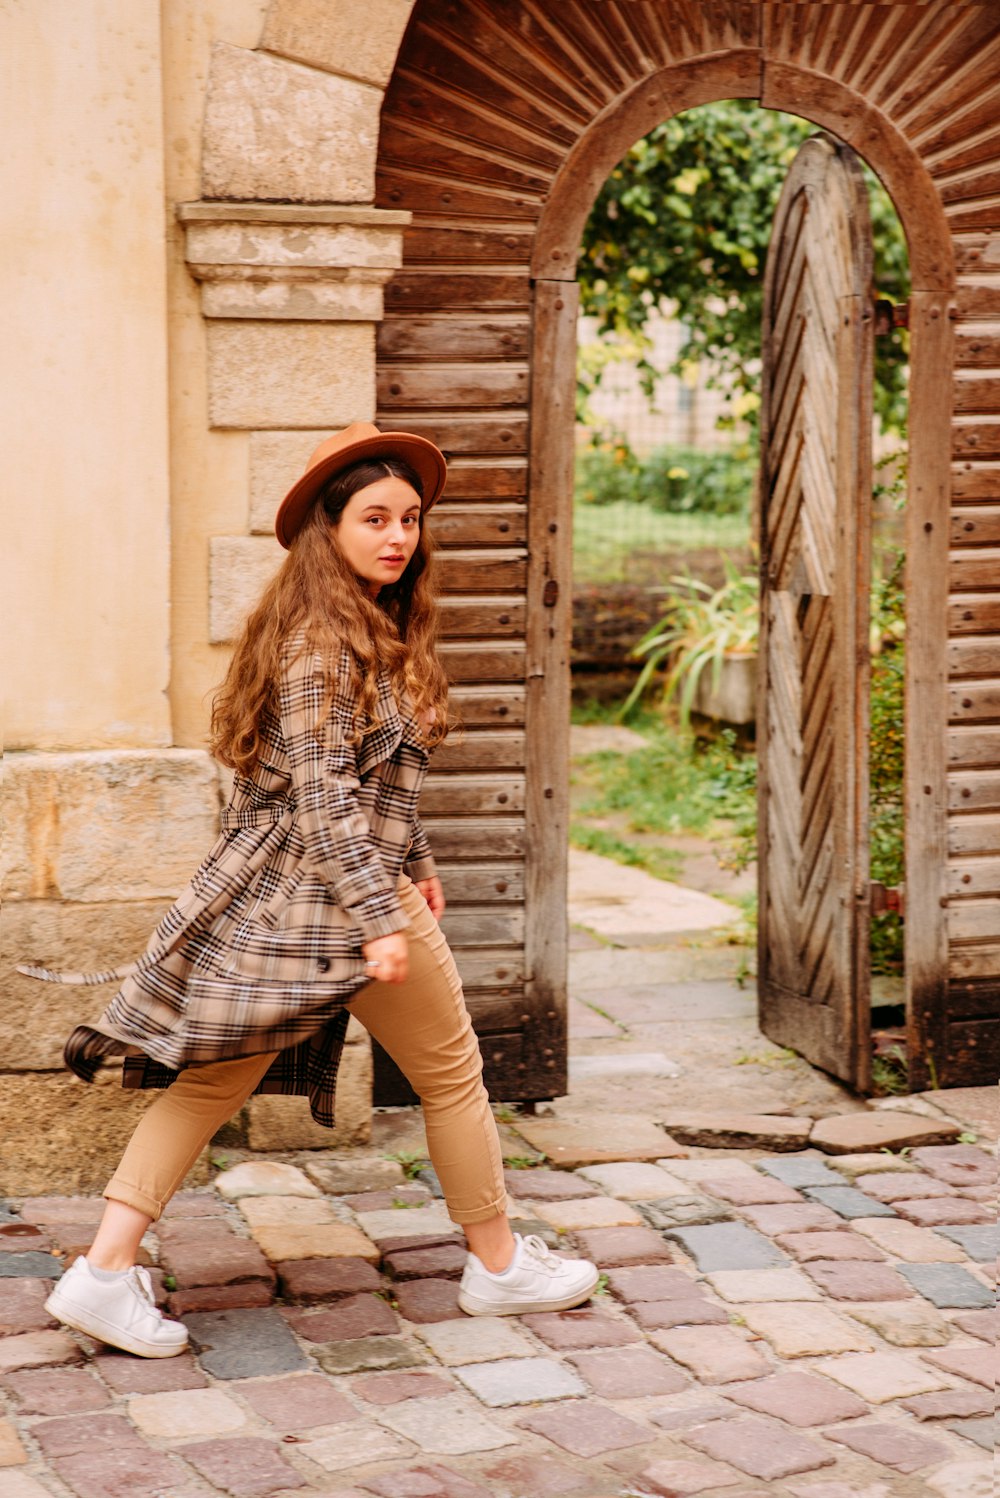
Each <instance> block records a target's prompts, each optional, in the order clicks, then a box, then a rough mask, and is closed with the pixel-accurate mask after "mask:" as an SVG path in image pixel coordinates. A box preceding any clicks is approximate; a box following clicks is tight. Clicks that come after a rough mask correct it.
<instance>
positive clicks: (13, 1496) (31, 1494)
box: [4, 1469, 52, 1498]
mask: <svg viewBox="0 0 1000 1498" xmlns="http://www.w3.org/2000/svg"><path fill="white" fill-rule="evenodd" d="M4 1498H52V1490H51V1488H43V1487H42V1485H41V1483H39V1482H36V1480H35V1478H33V1477H31V1476H29V1474H28V1473H27V1472H18V1471H13V1470H10V1469H8V1471H6V1472H5V1473H4Z"/></svg>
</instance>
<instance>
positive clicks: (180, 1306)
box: [166, 1280, 274, 1319]
mask: <svg viewBox="0 0 1000 1498" xmlns="http://www.w3.org/2000/svg"><path fill="white" fill-rule="evenodd" d="M273 1301H274V1284H273V1282H272V1281H270V1280H244V1281H242V1282H241V1283H240V1284H237V1285H199V1286H196V1287H195V1288H194V1289H191V1290H171V1291H170V1293H169V1294H168V1295H167V1299H166V1305H167V1309H168V1310H169V1311H170V1314H171V1316H177V1317H180V1318H181V1319H183V1318H184V1317H185V1316H189V1315H190V1314H191V1312H192V1311H240V1310H249V1309H251V1308H253V1307H255V1306H258V1307H259V1306H269V1305H271V1304H272V1303H273Z"/></svg>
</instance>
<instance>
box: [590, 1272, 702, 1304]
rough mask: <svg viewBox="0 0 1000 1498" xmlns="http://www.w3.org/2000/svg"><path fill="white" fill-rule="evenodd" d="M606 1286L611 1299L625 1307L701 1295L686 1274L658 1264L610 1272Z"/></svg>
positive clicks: (697, 1286)
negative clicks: (614, 1298) (644, 1302)
mask: <svg viewBox="0 0 1000 1498" xmlns="http://www.w3.org/2000/svg"><path fill="white" fill-rule="evenodd" d="M608 1285H609V1287H610V1289H611V1293H612V1295H615V1296H616V1297H617V1298H618V1299H619V1300H622V1301H624V1302H625V1304H626V1305H634V1304H635V1303H636V1302H640V1301H652V1300H690V1299H691V1298H692V1297H693V1296H698V1295H702V1294H703V1291H702V1289H701V1287H700V1286H699V1285H698V1284H697V1283H696V1282H695V1281H694V1279H693V1278H692V1277H691V1275H690V1274H689V1273H686V1272H685V1271H684V1270H683V1269H671V1268H668V1267H667V1266H666V1265H660V1264H650V1265H645V1264H642V1265H637V1266H636V1267H635V1268H632V1269H612V1270H611V1271H610V1272H609V1274H608Z"/></svg>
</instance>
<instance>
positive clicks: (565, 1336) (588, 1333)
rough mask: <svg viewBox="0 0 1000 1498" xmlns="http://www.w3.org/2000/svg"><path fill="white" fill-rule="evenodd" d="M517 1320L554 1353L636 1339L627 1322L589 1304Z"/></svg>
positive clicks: (613, 1344) (630, 1324)
mask: <svg viewBox="0 0 1000 1498" xmlns="http://www.w3.org/2000/svg"><path fill="white" fill-rule="evenodd" d="M520 1319H521V1322H522V1323H523V1325H524V1326H526V1327H527V1328H528V1330H529V1331H530V1332H534V1334H535V1336H536V1337H540V1338H541V1339H542V1341H543V1342H544V1343H545V1344H546V1345H547V1346H548V1347H552V1348H554V1349H555V1350H556V1351H557V1352H567V1351H569V1350H571V1349H573V1350H575V1349H577V1348H581V1347H623V1346H625V1345H626V1344H627V1343H629V1342H637V1341H639V1340H640V1339H639V1334H638V1332H637V1331H636V1329H635V1327H634V1326H633V1325H632V1323H631V1322H630V1321H626V1320H625V1319H624V1318H623V1317H620V1316H610V1315H608V1313H607V1312H606V1311H601V1310H597V1309H591V1308H590V1307H586V1308H584V1309H582V1310H576V1311H541V1312H534V1313H532V1314H531V1315H530V1316H522V1317H521V1318H520Z"/></svg>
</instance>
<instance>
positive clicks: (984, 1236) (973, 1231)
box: [934, 1223, 1000, 1264]
mask: <svg viewBox="0 0 1000 1498" xmlns="http://www.w3.org/2000/svg"><path fill="white" fill-rule="evenodd" d="M934 1237H935V1238H947V1239H948V1240H949V1242H951V1243H953V1244H956V1245H957V1246H958V1247H959V1248H960V1249H964V1250H965V1252H966V1253H967V1254H968V1256H969V1258H970V1259H975V1260H976V1262H977V1263H979V1264H989V1263H994V1262H995V1261H996V1260H997V1258H998V1257H1000V1228H998V1227H997V1226H996V1225H995V1224H993V1223H971V1224H970V1225H969V1226H968V1227H940V1228H937V1229H936V1230H935V1232H934ZM941 1257H942V1258H943V1257H944V1255H943V1254H942V1256H941Z"/></svg>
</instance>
